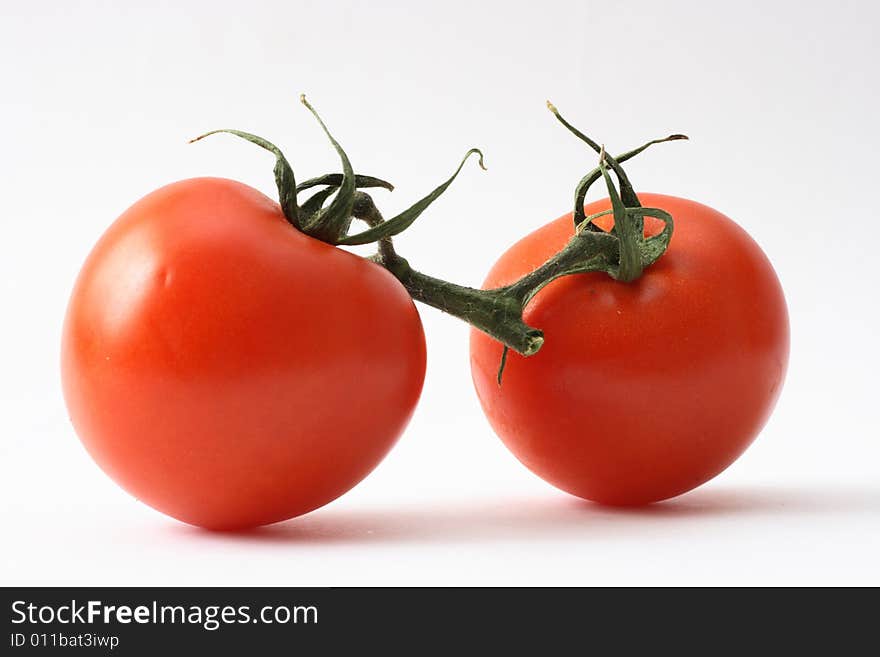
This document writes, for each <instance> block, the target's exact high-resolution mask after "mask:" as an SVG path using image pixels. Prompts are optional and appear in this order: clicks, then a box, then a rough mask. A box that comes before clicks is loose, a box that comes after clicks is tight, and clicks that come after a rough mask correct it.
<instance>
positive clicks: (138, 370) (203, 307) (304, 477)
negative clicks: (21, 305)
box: [62, 178, 425, 529]
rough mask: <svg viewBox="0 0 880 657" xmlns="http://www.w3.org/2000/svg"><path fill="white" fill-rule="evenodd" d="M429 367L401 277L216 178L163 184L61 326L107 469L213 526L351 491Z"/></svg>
mask: <svg viewBox="0 0 880 657" xmlns="http://www.w3.org/2000/svg"><path fill="white" fill-rule="evenodd" d="M424 372H425V341H424V334H423V332H422V325H421V321H420V319H419V316H418V312H417V311H416V309H415V307H414V305H413V303H412V301H411V299H410V297H409V295H408V294H407V292H406V290H405V289H404V288H403V286H401V285H400V284H399V283H398V282H397V280H396V279H395V278H394V277H393V276H392V275H391V274H389V273H388V272H387V271H385V270H384V269H383V268H381V267H379V266H377V265H374V264H373V263H370V262H368V261H366V260H364V259H363V258H360V257H358V256H356V255H353V254H351V253H347V252H345V251H342V250H340V249H338V248H335V247H332V246H330V245H328V244H325V243H323V242H320V241H317V240H315V239H312V238H310V237H307V236H305V235H304V234H302V233H300V232H299V231H297V230H296V229H294V228H293V227H292V226H290V225H289V224H288V223H287V222H286V221H285V219H284V216H283V215H282V212H281V209H280V207H279V206H278V204H277V203H275V202H274V201H272V200H270V199H269V198H267V197H266V196H264V195H263V194H261V193H260V192H258V191H257V190H255V189H252V188H250V187H248V186H246V185H243V184H241V183H237V182H234V181H231V180H224V179H218V178H198V179H192V180H184V181H182V182H178V183H174V184H171V185H168V186H167V187H163V188H161V189H159V190H157V191H155V192H153V193H151V194H149V195H148V196H146V197H145V198H143V199H141V200H140V201H138V202H137V203H135V204H134V205H133V206H132V207H131V208H129V209H128V210H127V211H126V212H125V213H124V214H123V215H122V216H121V217H120V218H119V219H118V220H117V221H116V222H115V223H113V225H112V226H111V227H110V228H109V229H108V230H107V232H106V233H105V234H104V235H103V237H101V239H100V241H99V242H98V244H97V245H96V246H95V248H94V250H93V251H92V253H91V254H90V255H89V257H88V259H87V261H86V263H85V265H84V266H83V269H82V271H81V273H80V275H79V278H78V280H77V282H76V286H75V288H74V290H73V294H72V297H71V300H70V305H69V307H68V311H67V317H66V321H65V325H64V332H63V344H62V378H63V386H64V394H65V398H66V400H67V405H68V409H69V411H70V416H71V419H72V420H73V424H74V426H75V428H76V430H77V433H78V434H79V436H80V438H81V439H82V441H83V443H84V444H85V446H86V448H87V449H88V451H89V452H90V454H91V455H92V456H93V457H94V459H95V461H97V463H98V464H99V465H100V466H101V467H102V468H103V469H104V470H105V471H106V472H107V473H108V474H109V475H110V476H111V477H112V478H113V479H115V480H116V481H117V482H118V483H119V484H120V485H121V486H122V487H123V488H125V489H126V490H128V491H129V492H130V493H132V494H133V495H135V496H136V497H138V498H139V499H140V500H142V501H144V502H146V503H147V504H149V505H150V506H153V507H155V508H156V509H159V510H160V511H162V512H164V513H167V514H168V515H170V516H173V517H175V518H178V519H180V520H182V521H184V522H188V523H191V524H194V525H200V526H203V527H208V528H215V529H236V528H246V527H252V526H256V525H262V524H266V523H271V522H276V521H279V520H284V519H286V518H291V517H293V516H296V515H299V514H302V513H305V512H307V511H310V510H312V509H315V508H317V507H319V506H321V505H323V504H326V503H327V502H329V501H331V500H333V499H334V498H336V497H338V496H339V495H341V494H342V493H344V492H345V491H347V490H348V489H350V488H351V487H352V486H354V485H355V484H356V483H357V482H358V481H360V480H361V479H362V478H363V477H364V476H366V475H367V474H368V473H369V472H370V471H371V470H372V469H373V468H374V467H375V466H376V465H377V464H378V463H379V461H380V460H381V459H382V458H383V457H384V456H385V454H386V453H387V452H388V450H389V449H390V448H391V447H392V445H393V444H394V442H395V441H396V440H397V438H398V436H399V435H400V433H401V431H402V430H403V428H404V427H405V425H406V424H407V422H408V421H409V418H410V416H411V414H412V412H413V410H414V408H415V405H416V402H417V401H418V398H419V395H420V393H421V388H422V383H423V379H424Z"/></svg>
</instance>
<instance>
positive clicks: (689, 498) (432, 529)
mask: <svg viewBox="0 0 880 657" xmlns="http://www.w3.org/2000/svg"><path fill="white" fill-rule="evenodd" d="M853 513H865V514H873V516H874V517H875V518H877V517H880V488H876V489H874V488H872V489H858V488H849V489H847V488H836V489H831V490H828V489H825V490H823V489H819V488H816V489H803V490H801V489H785V488H749V489H734V488H714V489H713V488H707V489H705V490H703V489H701V490H697V491H694V492H691V493H688V494H686V495H683V496H681V497H677V498H675V499H672V500H667V501H665V502H660V503H657V504H651V505H648V506H643V507H606V506H601V505H598V504H593V503H591V502H586V501H584V500H579V499H577V498H574V497H570V496H567V495H564V494H559V495H555V496H554V495H549V496H547V497H542V498H541V499H511V500H509V501H499V500H494V501H492V502H473V503H464V502H456V503H453V504H450V505H446V506H439V505H432V506H410V507H388V508H381V507H380V508H375V509H361V510H351V509H339V510H337V509H334V508H333V506H332V505H330V506H328V507H325V508H323V509H319V510H318V511H315V512H313V513H311V514H308V515H305V516H302V517H300V518H294V519H292V520H289V521H287V522H283V523H278V524H275V525H270V526H267V527H260V528H257V529H253V530H248V531H242V532H209V531H205V530H201V529H198V528H195V527H187V526H176V529H175V531H182V532H185V533H187V534H190V535H191V537H197V538H201V539H206V540H218V541H224V542H226V541H232V542H255V543H290V544H297V543H300V544H315V545H319V544H334V543H340V544H345V543H350V544H358V543H435V544H436V543H441V544H442V543H457V544H464V543H472V542H473V543H476V542H492V541H496V542H528V541H537V542H541V541H546V540H566V539H571V540H585V541H591V540H592V541H595V540H602V539H607V538H616V539H619V538H621V537H626V536H627V535H631V536H633V537H634V538H636V537H638V538H650V537H651V535H652V534H656V535H661V534H662V535H666V536H668V535H669V533H670V532H672V531H677V530H680V529H685V528H687V527H688V526H691V525H694V524H695V522H696V521H699V522H701V523H702V522H706V521H711V522H715V521H717V522H719V523H724V522H728V521H730V520H732V519H736V520H737V521H739V520H742V519H756V520H760V519H762V518H763V520H764V521H765V522H767V521H770V520H771V519H773V518H779V517H786V516H792V515H803V514H808V515H815V516H816V517H817V518H820V519H821V518H823V517H824V518H831V517H833V516H835V515H838V514H853Z"/></svg>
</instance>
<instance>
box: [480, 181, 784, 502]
mask: <svg viewBox="0 0 880 657" xmlns="http://www.w3.org/2000/svg"><path fill="white" fill-rule="evenodd" d="M640 199H641V201H642V203H643V205H645V206H650V207H658V208H662V209H664V210H667V211H668V212H670V213H671V214H672V216H673V217H674V219H675V231H674V234H673V237H672V242H671V244H670V246H669V249H668V250H667V252H666V254H665V255H664V256H663V257H662V258H661V259H660V260H659V261H658V262H657V263H656V264H654V265H652V266H650V267H648V268H647V269H646V270H645V272H644V274H643V275H642V277H641V278H639V279H638V280H636V281H635V282H633V283H619V282H617V281H614V280H612V279H611V278H609V277H608V276H607V275H605V274H599V273H589V274H578V275H574V276H568V277H565V278H561V279H557V280H556V281H554V282H552V283H551V284H549V285H548V286H547V287H545V288H544V289H543V290H541V291H540V292H539V293H538V294H537V295H536V296H535V298H534V299H532V301H531V302H530V303H529V305H528V306H527V308H526V312H525V314H524V318H525V320H526V322H527V323H528V324H530V325H531V326H535V327H537V328H540V329H543V330H544V333H545V338H546V341H545V343H544V346H543V348H542V349H541V351H539V352H538V353H537V354H536V355H534V356H531V357H529V358H524V357H522V356H520V355H518V354H515V353H513V352H511V353H510V357H509V358H508V361H507V366H506V369H505V370H504V377H503V384H502V385H501V386H500V387H499V385H498V383H497V381H496V374H497V371H498V364H499V360H500V358H501V345H500V344H499V343H498V342H496V341H494V340H493V339H491V338H489V337H487V336H486V335H485V334H483V333H480V332H478V331H472V333H471V367H472V373H473V379H474V384H475V386H476V389H477V394H478V395H479V398H480V402H481V403H482V406H483V410H484V411H485V413H486V415H487V417H488V419H489V421H490V423H491V424H492V427H493V428H494V429H495V431H496V433H498V435H499V436H500V437H501V439H502V440H503V441H504V443H505V444H506V445H507V447H508V448H509V449H510V450H511V451H512V452H513V453H514V454H515V455H516V457H517V458H518V459H519V460H520V461H522V463H523V464H525V465H526V467H528V468H529V469H530V470H532V471H533V472H534V473H536V474H537V475H539V476H540V477H542V478H544V479H545V480H547V481H548V482H550V483H551V484H553V485H555V486H557V487H559V488H561V489H562V490H565V491H568V492H569V493H572V494H574V495H578V496H580V497H583V498H586V499H590V500H594V501H596V502H601V503H605V504H612V505H635V504H644V503H648V502H654V501H657V500H662V499H665V498H669V497H673V496H675V495H679V494H681V493H684V492H685V491H688V490H690V489H692V488H694V487H696V486H699V485H700V484H702V483H703V482H705V481H707V480H709V479H711V478H712V477H714V476H715V475H717V474H718V473H719V472H721V471H722V470H724V469H725V468H726V467H727V466H728V465H730V464H731V463H732V462H733V461H734V460H735V459H736V458H737V457H738V456H739V455H740V454H741V453H742V452H743V450H745V449H746V447H748V445H749V444H750V443H751V442H752V440H753V439H754V438H755V436H756V435H757V433H758V432H759V431H760V429H761V427H762V426H763V425H764V423H765V422H766V420H767V418H768V416H769V415H770V412H771V410H772V409H773V406H774V404H775V402H776V399H777V397H778V395H779V391H780V388H781V387H782V382H783V378H784V376H785V370H786V366H787V362H788V345H789V335H788V315H787V311H786V306H785V299H784V298H783V294H782V288H781V287H780V285H779V281H778V280H777V278H776V274H775V273H774V271H773V268H772V267H771V265H770V262H769V261H768V260H767V258H766V257H765V255H764V253H763V252H762V251H761V249H760V248H759V247H758V246H757V244H755V242H754V241H752V239H751V238H750V237H749V236H748V235H747V234H746V233H745V231H743V230H742V229H741V228H740V227H739V226H737V225H736V224H735V223H733V221H731V220H730V219H728V218H727V217H725V216H724V215H722V214H720V213H719V212H716V211H715V210H713V209H711V208H708V207H706V206H705V205H700V204H699V203H695V202H693V201H688V200H684V199H680V198H675V197H672V196H662V195H659V194H642V195H640ZM609 207H610V204H609V202H608V201H607V200H605V201H600V202H598V203H593V204H591V205H589V206H588V207H587V208H586V211H587V214H588V215H589V214H592V213H595V212H599V211H602V210H605V209H608V208H609ZM597 223H599V224H601V225H602V227H603V228H605V229H606V230H607V229H608V228H609V227H610V225H612V224H613V222H608V221H606V222H605V223H604V224H603V223H602V221H601V220H600V221H597ZM646 228H647V230H648V232H649V234H656V233H657V232H659V229H660V222H659V221H656V220H654V219H651V218H647V219H646ZM572 231H573V228H572V218H571V214H568V215H566V216H564V217H561V218H560V219H558V220H556V221H554V222H552V223H550V224H547V225H546V226H544V227H543V228H540V229H539V230H537V231H535V232H534V233H532V234H531V235H528V236H527V237H525V238H524V239H523V240H521V241H520V242H518V243H517V244H515V245H514V246H513V247H512V248H511V249H510V250H509V251H507V252H506V253H505V254H504V255H503V256H502V257H501V259H500V260H499V261H498V262H497V263H496V264H495V266H494V268H493V269H492V271H491V272H490V273H489V276H488V278H487V279H486V282H485V286H486V287H487V288H490V287H498V286H501V285H505V284H508V283H511V282H513V281H515V280H516V279H518V278H519V277H521V276H523V275H524V274H527V273H528V272H530V271H531V270H533V269H534V268H535V267H537V266H538V265H539V264H541V263H542V262H543V261H544V260H546V259H547V258H549V257H550V256H551V255H553V254H554V253H556V252H557V251H559V250H560V249H561V248H562V247H563V246H564V245H565V243H566V242H567V241H568V239H569V238H570V237H571V235H572Z"/></svg>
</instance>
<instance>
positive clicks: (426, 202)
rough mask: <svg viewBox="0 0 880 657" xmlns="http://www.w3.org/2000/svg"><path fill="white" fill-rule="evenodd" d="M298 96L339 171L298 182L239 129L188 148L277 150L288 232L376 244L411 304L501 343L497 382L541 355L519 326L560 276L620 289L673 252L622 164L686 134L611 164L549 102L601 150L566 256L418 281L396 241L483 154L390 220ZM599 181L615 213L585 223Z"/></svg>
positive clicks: (372, 183) (669, 226)
mask: <svg viewBox="0 0 880 657" xmlns="http://www.w3.org/2000/svg"><path fill="white" fill-rule="evenodd" d="M300 99H301V101H302V103H303V104H304V105H305V106H306V107H307V108H308V109H309V111H310V112H311V113H312V114H313V115H314V117H315V118H316V119H317V121H318V123H319V124H320V125H321V128H322V129H323V130H324V132H325V134H326V135H327V137H328V139H329V140H330V143H331V144H332V145H333V148H334V149H335V150H336V152H337V154H338V155H339V158H340V160H341V164H342V173H331V174H327V175H324V176H319V177H317V178H312V179H309V180H307V181H305V182H303V183H300V184H299V185H297V184H296V181H295V178H294V174H293V169H292V167H291V166H290V163H289V162H288V161H287V159H286V158H285V157H284V154H283V153H282V152H281V150H280V149H279V148H278V147H277V146H275V145H274V144H272V143H271V142H269V141H267V140H265V139H263V138H262V137H258V136H256V135H252V134H250V133H247V132H241V131H239V130H214V131H211V132H208V133H205V134H203V135H201V136H199V137H197V138H196V139H193V140H192V141H198V140H199V139H202V138H204V137H207V136H208V135H212V134H216V133H218V132H225V133H229V134H232V135H235V136H237V137H240V138H242V139H245V140H247V141H249V142H251V143H253V144H256V145H257V146H260V147H261V148H263V149H265V150H267V151H269V152H270V153H272V154H273V155H274V156H275V169H274V172H275V182H276V185H277V187H278V197H279V202H280V204H281V209H282V211H283V212H284V216H285V217H286V218H287V221H288V222H289V223H290V224H291V226H293V227H294V228H296V229H297V230H300V231H302V232H303V233H305V234H307V235H310V236H311V237H314V238H315V239H319V240H322V241H324V242H327V243H329V244H334V245H360V244H370V243H376V244H377V248H378V251H377V253H376V254H375V255H374V256H371V258H370V259H371V260H373V261H374V262H376V263H377V264H379V265H381V266H383V267H385V268H386V269H387V270H388V271H389V272H391V273H392V274H393V275H394V276H395V277H396V278H397V279H398V280H399V281H400V282H401V283H402V284H403V286H404V287H405V288H406V289H407V291H408V292H409V293H410V295H411V296H412V297H413V299H415V300H417V301H421V302H423V303H426V304H428V305H430V306H433V307H434V308H438V309H440V310H442V311H444V312H446V313H449V314H450V315H454V316H455V317H458V318H460V319H463V320H464V321H466V322H468V323H469V324H471V325H472V326H474V327H475V328H477V329H479V330H481V331H483V332H485V333H487V334H488V335H490V336H492V337H493V338H495V339H497V340H498V341H499V342H501V343H502V344H503V345H504V349H503V352H502V358H501V366H500V368H499V372H498V382H499V384H500V382H501V374H502V372H503V370H504V364H505V363H506V361H507V354H508V350H509V349H513V350H514V351H516V352H518V353H520V354H522V355H524V356H531V355H533V354H535V353H537V352H538V350H539V349H540V348H541V346H542V344H543V343H544V336H543V333H542V332H541V330H540V329H538V328H534V327H531V326H528V325H527V324H526V323H525V322H524V321H523V312H524V310H525V307H526V305H527V304H528V303H529V301H530V300H531V299H532V298H533V297H534V296H535V295H536V294H537V293H538V292H539V291H540V290H541V289H542V288H543V287H544V286H546V285H547V284H548V283H550V282H551V281H553V280H556V279H557V278H560V277H561V276H569V275H571V274H580V273H586V272H603V273H605V274H607V275H608V276H610V277H612V278H614V279H615V280H618V281H620V282H622V283H629V282H631V281H634V280H636V279H637V278H638V277H639V276H641V274H642V272H643V271H644V269H645V268H646V267H649V266H650V265H651V264H653V263H654V262H656V260H657V259H658V258H660V256H662V255H663V253H664V252H665V251H666V249H667V247H668V246H669V242H670V239H671V237H672V231H673V220H672V217H671V216H670V215H669V213H668V212H666V211H665V210H662V209H660V208H645V207H642V205H641V203H640V202H639V198H638V196H637V194H636V193H635V191H634V190H633V187H632V185H631V183H630V181H629V178H628V176H627V175H626V172H625V171H624V170H623V168H622V166H621V164H622V163H623V162H625V161H627V160H629V159H631V158H632V157H635V156H636V155H638V154H640V153H641V152H643V151H644V150H645V149H647V148H648V147H649V146H651V145H653V144H659V143H663V142H667V141H674V140H678V139H687V137H685V136H684V135H679V134H675V135H671V136H669V137H665V138H663V139H655V140H653V141H650V142H648V143H646V144H644V145H642V146H640V147H639V148H636V149H634V150H631V151H628V152H626V153H623V154H622V155H619V156H617V157H616V158H615V157H612V156H611V155H609V154H608V153H607V152H606V151H605V148H604V146H600V145H599V144H598V143H596V142H595V141H593V140H592V139H590V138H589V137H588V136H586V135H585V134H583V133H582V132H580V131H579V130H578V129H577V128H575V127H574V126H573V125H571V124H570V123H568V121H566V120H565V119H564V118H563V117H562V116H561V115H560V114H559V111H558V110H557V109H556V108H555V107H554V106H553V105H552V104H551V103H549V102H548V103H547V106H548V108H549V109H550V111H551V112H553V114H554V115H555V116H556V118H557V119H558V120H559V122H560V123H562V124H563V125H564V126H565V127H566V128H567V129H568V130H569V131H570V132H571V133H572V134H574V135H575V136H576V137H578V138H579V139H580V140H581V141H583V142H585V143H586V144H587V145H588V146H589V147H590V148H592V149H593V150H594V151H596V153H597V154H598V157H599V161H598V164H597V166H596V167H595V168H594V169H593V170H592V171H590V172H589V173H588V174H587V175H586V176H584V177H583V178H582V179H581V180H580V182H578V184H577V186H576V187H575V202H574V211H573V213H572V215H573V218H574V230H573V235H572V237H571V239H570V240H569V241H568V243H567V244H566V245H565V247H563V249H562V250H561V251H559V252H558V253H557V254H556V255H554V256H553V257H551V258H550V259H548V260H547V261H546V262H545V263H544V264H542V265H541V266H540V267H538V268H537V269H535V270H534V271H532V272H531V273H529V274H527V275H526V276H524V277H523V278H521V279H520V280H518V281H516V282H515V283H513V284H511V285H507V286H504V287H501V288H495V289H489V290H481V289H477V288H471V287H466V286H462V285H458V284H455V283H450V282H448V281H444V280H441V279H438V278H434V277H431V276H428V275H426V274H422V273H420V272H418V271H417V270H415V269H414V268H413V267H412V266H411V265H410V263H409V262H408V261H407V260H406V259H405V258H403V257H402V256H400V255H399V254H398V253H397V252H396V251H395V249H394V245H393V242H392V237H394V236H395V235H398V234H399V233H401V232H403V231H404V230H406V229H407V228H409V227H410V226H411V225H412V224H413V223H414V222H415V221H416V219H418V218H419V216H421V214H422V213H423V212H424V211H425V210H426V209H427V208H428V206H430V205H431V204H432V203H433V202H434V201H435V200H436V199H437V198H438V197H439V196H440V195H441V194H443V192H445V191H446V189H447V188H448V187H449V186H450V185H451V184H452V182H453V181H454V180H455V178H456V177H457V176H458V174H459V173H460V172H461V170H462V168H463V167H464V164H465V162H467V160H468V158H469V157H470V156H471V155H477V156H478V162H479V165H480V167H481V168H483V169H485V166H483V154H482V152H480V150H479V149H476V148H472V149H470V150H469V151H468V152H467V153H466V154H465V156H464V158H462V160H461V163H460V164H459V165H458V168H457V169H456V170H455V171H454V172H453V174H452V175H451V176H450V177H449V178H448V179H447V180H446V181H445V182H443V183H442V184H441V185H439V186H438V187H436V188H435V189H434V190H433V191H432V192H431V193H429V194H428V195H427V196H425V197H424V198H422V199H420V200H419V201H417V202H416V203H414V204H413V205H412V206H411V207H409V208H408V209H406V210H404V211H403V212H401V213H400V214H398V215H397V216H395V217H392V218H390V219H387V220H386V219H384V218H383V217H382V215H381V213H380V212H379V210H378V208H377V207H376V205H375V203H374V202H373V199H372V198H371V197H370V195H369V194H367V193H366V192H364V191H362V190H364V189H370V188H384V189H387V190H389V191H391V190H393V189H394V188H393V186H392V185H391V184H390V183H388V182H386V181H384V180H382V179H380V178H374V177H372V176H364V175H359V174H355V173H354V170H353V168H352V165H351V162H350V161H349V159H348V156H347V155H346V153H345V151H344V150H343V149H342V147H341V146H340V145H339V143H338V142H337V141H336V139H335V138H334V137H333V135H332V134H331V133H330V131H329V130H328V128H327V126H326V125H325V124H324V122H323V121H322V120H321V117H320V116H319V115H318V113H317V112H316V111H315V109H314V108H313V107H312V106H311V105H310V104H309V103H308V101H307V100H306V99H305V96H301V97H300ZM612 173H613V174H614V176H615V177H616V178H617V181H618V185H619V192H618V188H617V187H615V185H614V181H613V180H612V175H611V174H612ZM600 178H601V179H603V180H604V182H605V186H606V188H607V191H608V196H609V198H610V200H611V209H610V210H606V211H605V212H600V213H598V214H596V215H591V216H586V214H585V212H584V202H585V198H586V195H587V192H588V190H589V188H590V187H591V186H592V185H593V183H595V182H597V181H598V180H599V179H600ZM315 188H317V191H315V192H313V193H312V194H311V195H310V196H309V197H308V198H307V199H306V200H305V201H304V202H302V204H300V203H299V201H298V196H299V194H301V193H303V192H305V191H306V190H310V189H315ZM609 214H611V215H613V217H614V226H613V228H612V229H611V230H610V231H608V232H605V231H603V230H602V229H601V228H599V227H598V226H597V225H596V224H595V223H593V221H594V220H595V219H597V218H598V217H600V216H603V215H609ZM645 217H654V218H656V219H659V220H660V221H662V222H663V224H664V228H663V230H662V231H661V232H660V233H659V234H657V235H654V236H652V237H648V238H646V237H645V235H644V218H645ZM354 219H358V220H359V221H362V222H363V223H365V224H366V225H367V229H366V230H363V231H361V232H355V233H351V224H352V221H353V220H354Z"/></svg>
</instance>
